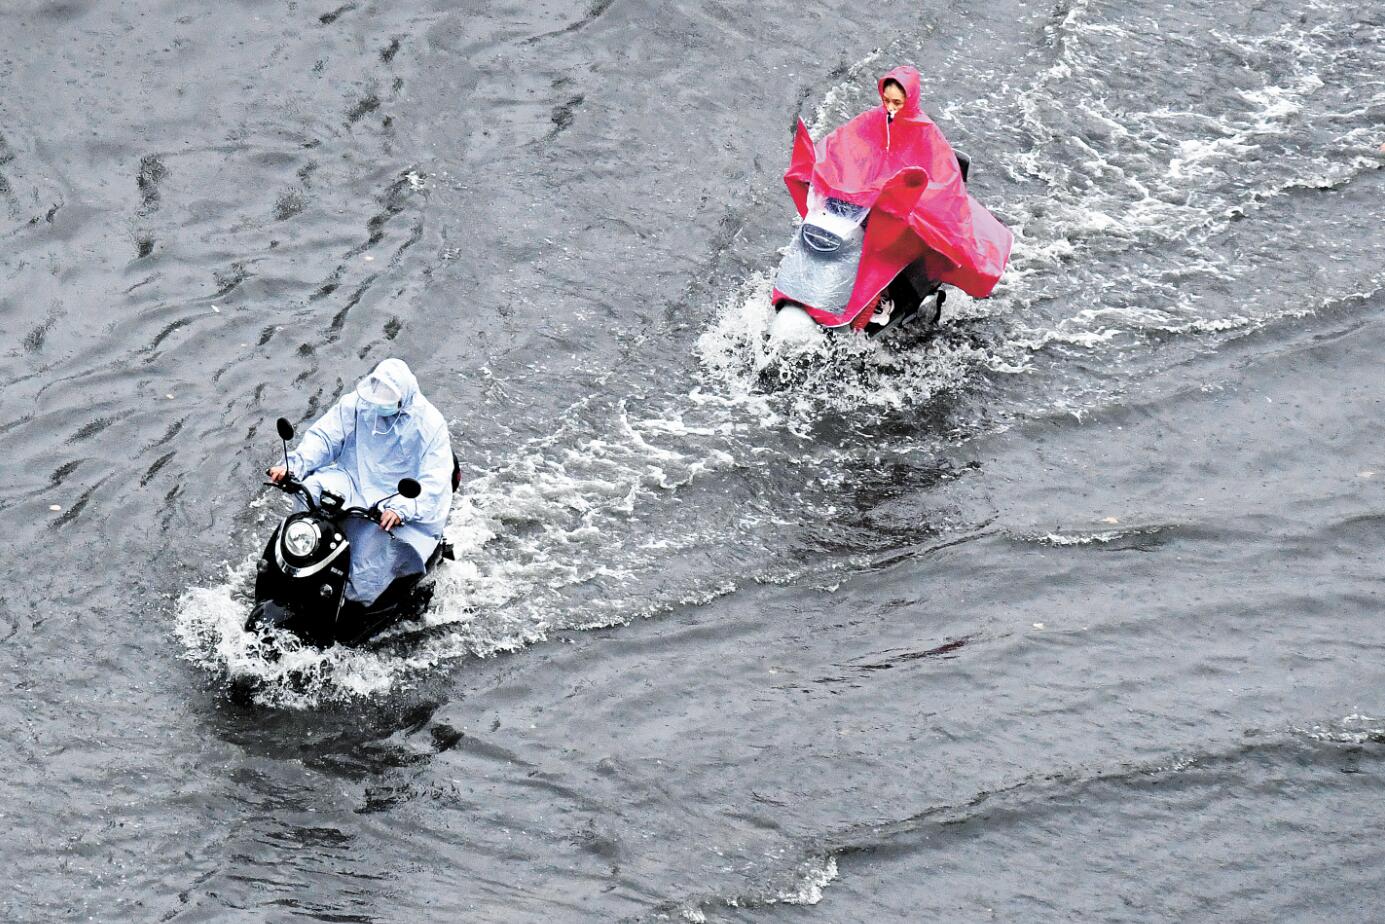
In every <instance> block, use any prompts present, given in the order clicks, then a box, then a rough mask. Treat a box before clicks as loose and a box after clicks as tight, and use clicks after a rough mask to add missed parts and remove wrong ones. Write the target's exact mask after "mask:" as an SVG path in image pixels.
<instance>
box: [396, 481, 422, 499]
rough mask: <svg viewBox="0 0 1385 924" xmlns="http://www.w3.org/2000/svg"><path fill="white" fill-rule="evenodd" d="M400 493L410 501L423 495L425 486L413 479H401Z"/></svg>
mask: <svg viewBox="0 0 1385 924" xmlns="http://www.w3.org/2000/svg"><path fill="white" fill-rule="evenodd" d="M399 493H400V495H402V496H404V497H407V498H408V499H409V500H413V499H414V498H415V497H418V496H419V495H420V494H422V493H423V486H422V485H420V484H419V483H418V482H417V481H414V480H413V479H412V478H401V479H400V480H399Z"/></svg>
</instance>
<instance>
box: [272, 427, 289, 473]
mask: <svg viewBox="0 0 1385 924" xmlns="http://www.w3.org/2000/svg"><path fill="white" fill-rule="evenodd" d="M274 428H275V429H276V430H278V431H279V441H280V442H281V443H282V444H283V446H284V469H285V471H291V469H290V468H289V440H291V439H293V424H291V423H289V422H288V419H287V418H284V417H280V418H279V419H278V420H276V421H274Z"/></svg>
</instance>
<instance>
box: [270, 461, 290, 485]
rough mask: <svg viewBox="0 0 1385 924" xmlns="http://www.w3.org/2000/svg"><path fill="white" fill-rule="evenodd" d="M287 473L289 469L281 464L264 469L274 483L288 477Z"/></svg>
mask: <svg viewBox="0 0 1385 924" xmlns="http://www.w3.org/2000/svg"><path fill="white" fill-rule="evenodd" d="M288 473H289V470H288V469H286V468H284V466H282V465H274V466H271V467H270V468H268V469H266V470H265V474H266V475H268V476H269V480H270V481H272V482H274V483H275V484H279V483H280V482H281V481H283V480H284V479H285V478H286V477H288Z"/></svg>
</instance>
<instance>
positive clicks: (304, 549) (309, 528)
mask: <svg viewBox="0 0 1385 924" xmlns="http://www.w3.org/2000/svg"><path fill="white" fill-rule="evenodd" d="M321 540H322V534H321V533H320V532H319V531H318V528H317V524H316V523H314V522H313V521H312V520H290V521H289V522H288V523H287V524H286V525H285V526H284V548H285V550H287V551H288V553H289V554H290V555H293V556H295V557H297V558H307V557H308V556H309V555H312V554H313V552H314V551H316V550H317V544H318V543H319V542H320V541H321Z"/></svg>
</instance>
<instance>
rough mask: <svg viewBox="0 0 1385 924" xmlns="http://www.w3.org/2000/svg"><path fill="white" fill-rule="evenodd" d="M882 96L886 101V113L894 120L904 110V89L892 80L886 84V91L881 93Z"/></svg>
mask: <svg viewBox="0 0 1385 924" xmlns="http://www.w3.org/2000/svg"><path fill="white" fill-rule="evenodd" d="M880 95H881V96H882V97H884V99H885V111H886V112H888V113H889V114H890V118H892V119H893V118H894V117H895V116H896V115H898V114H899V110H901V109H903V108H904V99H905V96H904V88H903V87H901V86H900V85H899V84H897V83H895V82H894V81H893V80H891V81H888V82H887V83H886V84H885V89H884V90H882V91H880Z"/></svg>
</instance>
